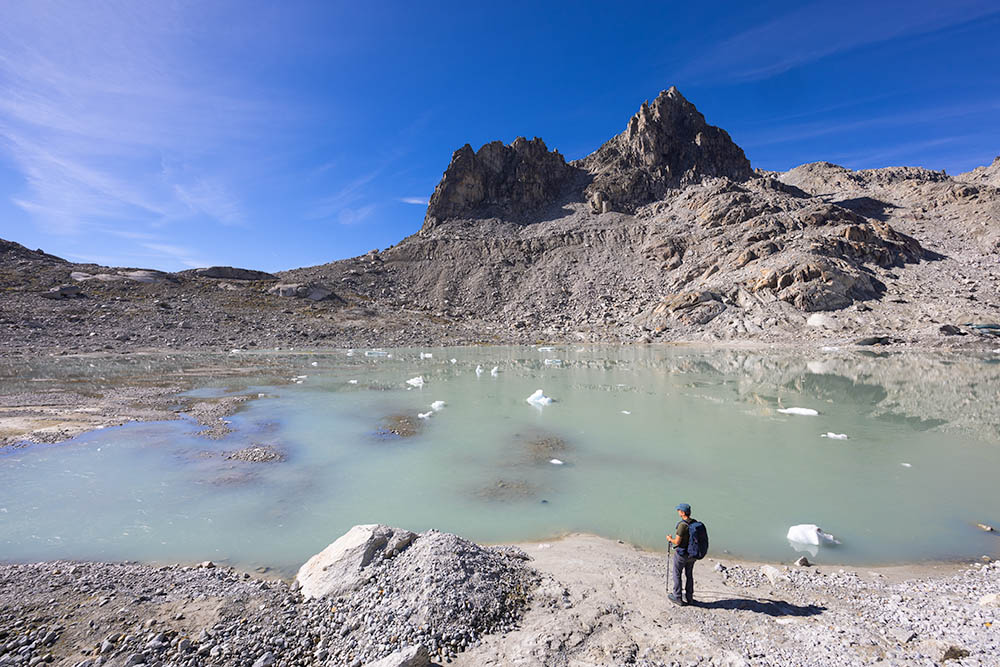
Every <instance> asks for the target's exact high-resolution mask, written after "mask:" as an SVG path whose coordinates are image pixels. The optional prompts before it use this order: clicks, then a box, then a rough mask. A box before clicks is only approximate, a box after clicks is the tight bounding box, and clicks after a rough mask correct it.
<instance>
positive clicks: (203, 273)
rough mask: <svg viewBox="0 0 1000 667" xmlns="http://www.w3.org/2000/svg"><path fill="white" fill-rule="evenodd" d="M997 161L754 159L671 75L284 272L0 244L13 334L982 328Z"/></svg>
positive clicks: (996, 315) (843, 338) (397, 336)
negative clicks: (383, 233) (600, 138)
mask: <svg viewBox="0 0 1000 667" xmlns="http://www.w3.org/2000/svg"><path fill="white" fill-rule="evenodd" d="M998 250H1000V160H998V161H994V163H993V164H992V165H990V166H987V167H979V168H977V169H975V170H973V171H971V172H968V173H966V174H959V175H955V176H949V175H948V174H945V173H944V172H938V171H930V170H928V169H923V168H917V167H889V168H884V169H870V170H861V171H851V170H848V169H845V168H843V167H838V166H836V165H832V164H829V163H825V162H817V163H813V164H806V165H802V166H800V167H796V168H795V169H792V170H790V171H788V172H784V173H777V172H764V171H760V170H753V169H752V168H751V164H750V162H749V161H748V160H747V158H746V156H745V155H744V153H743V151H742V149H740V148H739V146H737V145H736V144H735V143H733V142H732V140H731V139H730V137H729V135H728V134H727V133H726V132H725V131H724V130H721V129H719V128H717V127H714V126H712V125H709V124H708V123H707V122H706V120H705V118H704V117H703V116H702V114H701V113H700V112H699V111H698V110H697V109H696V108H695V106H694V105H693V104H691V103H690V102H688V101H687V100H686V99H685V98H684V97H683V96H682V95H681V94H680V92H678V91H677V90H676V89H674V88H671V89H670V90H667V91H664V92H663V93H661V94H660V95H659V96H658V97H657V98H656V99H655V100H654V101H653V102H652V103H643V105H642V106H641V108H640V110H639V111H638V113H636V115H635V116H633V117H632V119H631V120H629V122H628V123H627V126H626V128H625V130H624V131H623V132H622V133H621V134H619V135H617V136H615V137H612V138H611V139H610V140H609V141H608V142H606V143H605V144H604V145H603V146H601V147H600V148H598V149H597V150H596V151H595V152H594V153H592V154H590V155H588V156H587V157H585V158H583V159H581V160H577V161H573V162H566V160H565V159H564V158H563V157H562V155H560V154H559V153H558V152H557V151H550V150H549V148H548V147H547V146H546V145H545V143H544V142H543V141H542V140H541V139H538V138H535V139H532V140H527V139H524V138H519V139H517V140H516V141H514V142H513V143H511V144H510V145H504V144H502V143H500V142H493V143H490V144H487V145H485V146H483V147H481V148H480V149H479V150H473V149H472V147H471V146H468V145H466V146H464V147H462V148H461V149H459V150H458V151H456V152H455V154H454V155H453V157H452V161H451V164H450V165H449V166H448V168H447V170H446V171H445V173H444V175H443V177H442V179H441V182H440V183H439V184H438V186H437V188H436V189H435V192H434V194H433V196H432V197H431V201H430V205H429V206H428V209H427V214H426V217H425V220H424V224H423V227H422V228H421V229H420V231H418V232H417V233H416V234H414V235H412V236H410V237H407V238H405V239H403V240H402V241H400V242H399V243H398V244H396V245H395V246H392V247H390V248H387V249H384V250H381V251H378V250H373V251H372V252H370V253H368V254H366V255H363V256H361V257H356V258H353V259H347V260H341V261H337V262H333V263H331V264H325V265H322V266H315V267H308V268H302V269H294V270H290V271H283V272H280V273H277V274H275V275H271V274H266V273H263V272H260V271H252V270H247V269H235V268H232V267H209V268H206V269H197V270H193V271H185V272H181V273H174V274H167V273H162V272H158V271H152V270H143V269H134V268H127V269H121V268H108V267H101V266H96V265H83V264H72V263H70V262H66V261H64V260H61V259H60V258H58V257H54V256H52V255H49V254H46V253H44V252H41V251H32V250H28V249H26V248H23V247H22V246H19V245H17V244H16V243H13V242H9V241H4V242H0V291H2V294H3V298H2V299H0V331H2V332H3V335H2V336H0V350H2V351H3V352H4V353H21V354H33V353H38V352H43V351H44V352H67V351H72V352H79V351H96V350H115V351H119V350H126V351H127V350H137V349H150V348H155V349H163V348H187V349H193V348H205V347H209V348H215V349H220V348H221V349H226V348H228V347H241V348H244V347H279V346H280V347H288V346H299V347H303V346H309V347H344V346H358V347H360V346H365V345H404V344H421V345H426V344H435V343H436V344H469V343H524V342H534V341H538V340H549V341H559V340H572V341H613V342H651V341H754V342H762V343H786V342H788V341H790V340H794V341H796V342H797V343H800V342H806V341H810V340H817V341H820V340H821V341H829V342H835V343H838V344H849V343H857V342H863V343H867V344H872V343H876V344H903V345H918V346H941V345H947V346H951V347H980V348H989V347H991V346H993V347H995V346H996V345H997V343H998V341H997V340H996V339H995V338H994V336H995V335H997V334H998V333H1000V329H998V328H996V327H997V325H998V323H1000V310H998V309H1000V298H998V297H1000V293H998V290H1000V256H998V252H997V251H998Z"/></svg>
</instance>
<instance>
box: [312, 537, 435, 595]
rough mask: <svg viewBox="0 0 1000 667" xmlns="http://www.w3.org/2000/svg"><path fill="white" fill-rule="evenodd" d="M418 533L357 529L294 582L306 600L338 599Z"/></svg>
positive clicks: (321, 554)
mask: <svg viewBox="0 0 1000 667" xmlns="http://www.w3.org/2000/svg"><path fill="white" fill-rule="evenodd" d="M416 538H417V535H416V534H415V533H412V532H410V531H408V530H401V529H399V528H392V527H390V526H383V525H380V524H374V523H372V524H365V525H361V526H354V527H353V528H351V529H350V530H349V531H347V532H346V533H345V534H344V535H342V536H341V537H340V538H338V539H337V541H336V542H334V543H333V544H331V545H330V546H328V547H327V548H326V549H323V551H321V552H319V553H318V554H316V555H315V556H313V557H312V558H310V559H309V560H307V561H306V562H305V564H304V565H303V566H302V567H300V568H299V572H298V574H296V575H295V581H296V583H298V584H299V586H300V587H301V589H302V594H303V595H304V596H305V597H307V598H319V597H337V596H338V595H343V594H344V593H348V592H350V591H352V590H355V589H356V588H358V587H359V586H360V585H361V584H363V583H364V580H365V576H364V570H365V568H366V567H368V565H369V564H371V563H373V562H377V559H383V558H391V557H393V556H396V555H398V554H399V553H400V552H401V551H403V550H404V549H406V548H407V547H408V546H410V545H411V544H412V543H413V541H414V540H415V539H416Z"/></svg>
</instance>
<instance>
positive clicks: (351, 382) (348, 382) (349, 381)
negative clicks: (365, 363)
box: [347, 380, 358, 384]
mask: <svg viewBox="0 0 1000 667" xmlns="http://www.w3.org/2000/svg"><path fill="white" fill-rule="evenodd" d="M357 383H358V381H357V380H348V381H347V384H357Z"/></svg>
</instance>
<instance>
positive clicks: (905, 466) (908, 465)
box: [899, 463, 913, 468]
mask: <svg viewBox="0 0 1000 667" xmlns="http://www.w3.org/2000/svg"><path fill="white" fill-rule="evenodd" d="M899 465H901V466H903V467H904V468H912V467H913V464H912V463H900V464H899Z"/></svg>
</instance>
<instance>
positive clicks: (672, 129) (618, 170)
mask: <svg viewBox="0 0 1000 667" xmlns="http://www.w3.org/2000/svg"><path fill="white" fill-rule="evenodd" d="M577 164H578V165H579V166H580V167H582V168H583V169H585V170H587V171H588V172H589V173H590V174H592V175H593V177H594V180H593V182H592V183H591V184H590V185H589V186H588V187H587V191H586V195H587V199H588V201H590V203H591V206H592V207H593V209H594V210H595V211H596V212H603V211H607V210H621V211H627V212H631V211H633V210H635V209H636V208H637V207H639V206H642V205H643V204H647V203H649V202H651V201H656V200H658V199H661V198H662V197H663V196H664V194H665V193H666V191H667V190H668V189H670V188H677V187H681V186H684V185H690V184H693V183H698V182H700V181H701V180H703V179H704V178H706V177H713V176H725V177H727V178H730V179H732V180H734V181H745V180H747V179H748V178H750V177H751V176H752V175H753V171H752V170H751V168H750V161H749V160H747V158H746V155H744V154H743V149H742V148H740V147H739V146H737V145H736V144H735V143H733V140H732V139H730V138H729V134H728V133H727V132H726V131H725V130H723V129H720V128H718V127H715V126H713V125H709V124H708V123H706V122H705V117H704V116H703V115H702V114H701V112H700V111H698V109H697V108H696V107H695V106H694V105H693V104H691V103H690V102H688V101H687V100H686V99H685V98H684V96H683V95H681V93H680V91H678V90H677V88H675V87H673V86H671V87H670V88H669V89H667V90H665V91H663V92H661V93H660V94H659V96H657V98H656V99H655V100H653V103H652V104H650V103H648V102H643V104H642V106H641V107H640V108H639V111H638V113H636V114H635V115H634V116H632V118H631V119H630V120H629V122H628V127H627V128H626V129H625V131H624V132H622V133H621V134H619V135H617V136H615V137H612V138H611V139H610V140H609V141H608V142H606V143H605V144H604V145H603V146H601V147H600V148H599V149H597V150H596V151H595V152H594V153H591V154H590V155H588V156H587V157H585V158H583V159H582V160H580V161H579V162H578V163H577Z"/></svg>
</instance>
